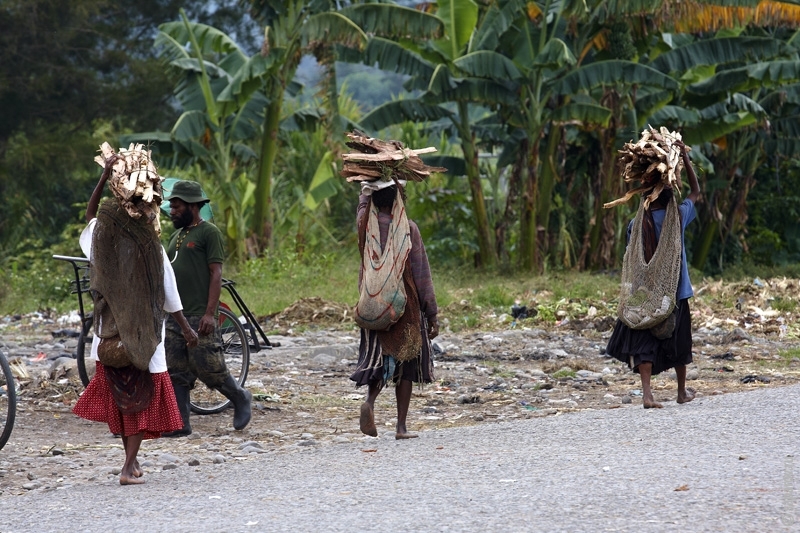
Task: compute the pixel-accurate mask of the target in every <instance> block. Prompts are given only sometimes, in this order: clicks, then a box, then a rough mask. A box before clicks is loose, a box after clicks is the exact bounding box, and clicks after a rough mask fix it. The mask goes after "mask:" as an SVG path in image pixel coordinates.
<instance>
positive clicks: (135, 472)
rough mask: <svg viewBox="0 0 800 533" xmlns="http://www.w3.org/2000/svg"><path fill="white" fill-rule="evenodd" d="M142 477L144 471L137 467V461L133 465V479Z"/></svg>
mask: <svg viewBox="0 0 800 533" xmlns="http://www.w3.org/2000/svg"><path fill="white" fill-rule="evenodd" d="M143 475H144V470H142V467H141V466H140V465H139V461H138V460H137V461H136V462H134V463H133V477H142V476H143Z"/></svg>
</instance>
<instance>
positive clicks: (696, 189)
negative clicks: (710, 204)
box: [681, 145, 700, 204]
mask: <svg viewBox="0 0 800 533" xmlns="http://www.w3.org/2000/svg"><path fill="white" fill-rule="evenodd" d="M681 156H682V157H683V166H684V167H686V174H688V175H689V189H690V191H691V192H690V193H689V196H687V197H686V198H687V199H689V200H691V201H692V203H695V204H696V203H697V202H698V201H699V200H700V184H699V183H698V181H697V174H695V172H694V167H693V166H692V161H691V160H690V159H689V153H688V152H687V151H686V145H681Z"/></svg>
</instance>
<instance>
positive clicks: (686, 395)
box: [677, 387, 697, 403]
mask: <svg viewBox="0 0 800 533" xmlns="http://www.w3.org/2000/svg"><path fill="white" fill-rule="evenodd" d="M695 394H697V391H695V390H694V389H693V388H691V387H686V389H685V390H684V391H683V393H681V391H678V400H677V401H678V403H689V402H691V401H692V400H694V396H695Z"/></svg>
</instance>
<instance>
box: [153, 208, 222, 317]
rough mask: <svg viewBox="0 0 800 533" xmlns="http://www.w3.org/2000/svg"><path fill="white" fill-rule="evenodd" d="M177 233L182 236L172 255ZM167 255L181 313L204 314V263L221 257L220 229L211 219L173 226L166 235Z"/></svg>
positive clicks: (207, 278)
mask: <svg viewBox="0 0 800 533" xmlns="http://www.w3.org/2000/svg"><path fill="white" fill-rule="evenodd" d="M178 236H182V239H181V243H180V248H178V250H177V255H176V250H175V247H176V245H177V242H178ZM167 255H168V256H169V259H170V261H171V262H172V269H173V270H174V271H175V279H176V280H177V281H178V293H179V294H180V295H181V302H182V303H183V314H184V315H186V316H193V315H195V316H196V315H204V314H205V313H206V307H207V306H208V284H209V282H210V280H211V273H210V272H209V271H208V266H209V265H210V264H212V263H222V262H223V260H224V259H225V244H224V243H223V241H222V232H221V231H220V230H219V228H217V227H216V226H215V225H214V224H212V223H211V222H203V223H202V224H199V225H197V226H195V227H193V228H191V229H189V230H188V232H187V228H183V229H180V230H177V231H176V232H175V233H173V234H172V235H171V236H170V238H169V246H168V247H167Z"/></svg>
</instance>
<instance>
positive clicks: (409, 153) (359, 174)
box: [340, 130, 447, 182]
mask: <svg viewBox="0 0 800 533" xmlns="http://www.w3.org/2000/svg"><path fill="white" fill-rule="evenodd" d="M346 135H347V137H348V138H349V139H350V141H349V142H347V143H345V144H347V146H349V147H350V148H352V149H353V150H355V151H354V152H350V153H348V154H342V159H343V160H344V165H343V168H342V171H341V172H340V174H341V176H342V177H344V178H345V179H347V181H350V182H352V181H376V180H392V179H397V180H406V181H408V180H411V181H422V180H424V179H425V178H427V177H428V176H430V175H431V174H433V173H434V172H447V169H446V168H443V167H432V166H428V165H426V164H425V163H424V162H423V161H422V159H420V158H419V154H427V153H431V152H435V151H436V148H434V147H432V146H431V147H428V148H420V149H417V150H413V149H410V148H406V147H404V146H403V143H401V142H399V141H382V140H380V139H374V138H372V137H367V136H366V135H365V134H364V133H362V132H360V131H358V130H355V131H353V132H351V133H347V134H346Z"/></svg>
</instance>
